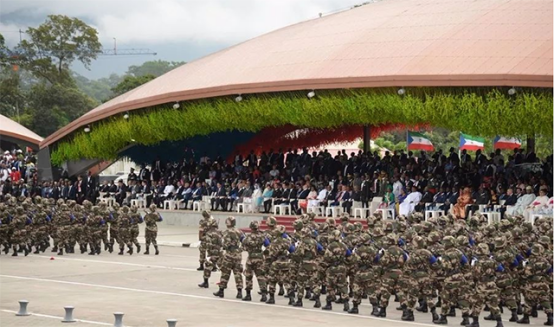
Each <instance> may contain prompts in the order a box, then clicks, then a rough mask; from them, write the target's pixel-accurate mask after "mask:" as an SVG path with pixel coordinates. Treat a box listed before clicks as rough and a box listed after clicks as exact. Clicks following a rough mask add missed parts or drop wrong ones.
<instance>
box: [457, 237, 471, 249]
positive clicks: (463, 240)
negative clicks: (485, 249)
mask: <svg viewBox="0 0 554 327" xmlns="http://www.w3.org/2000/svg"><path fill="white" fill-rule="evenodd" d="M456 244H457V245H458V246H460V247H461V246H468V245H469V238H468V237H467V236H465V235H460V236H458V237H456Z"/></svg>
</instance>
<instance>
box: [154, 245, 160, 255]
mask: <svg viewBox="0 0 554 327" xmlns="http://www.w3.org/2000/svg"><path fill="white" fill-rule="evenodd" d="M154 249H156V253H154V254H155V255H158V254H160V251H159V250H158V246H157V245H154Z"/></svg>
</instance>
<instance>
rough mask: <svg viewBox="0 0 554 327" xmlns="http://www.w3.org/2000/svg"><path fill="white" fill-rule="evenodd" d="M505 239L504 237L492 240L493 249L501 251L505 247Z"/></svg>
mask: <svg viewBox="0 0 554 327" xmlns="http://www.w3.org/2000/svg"><path fill="white" fill-rule="evenodd" d="M506 243H507V241H506V237H505V236H497V237H495V238H494V248H495V249H503V248H505V247H506Z"/></svg>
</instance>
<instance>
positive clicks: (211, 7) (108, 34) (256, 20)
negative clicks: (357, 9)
mask: <svg viewBox="0 0 554 327" xmlns="http://www.w3.org/2000/svg"><path fill="white" fill-rule="evenodd" d="M364 1H365V0H0V32H1V33H2V34H3V35H4V36H5V38H6V40H7V43H8V45H9V46H13V45H15V44H17V43H18V42H19V33H17V31H18V30H19V29H22V30H26V29H27V28H28V27H30V26H32V27H35V26H38V25H40V24H41V23H42V22H44V20H45V19H46V16H47V15H50V14H63V15H67V16H71V17H77V18H80V19H82V20H83V21H85V22H86V23H87V24H89V25H91V26H93V27H95V28H96V29H97V30H98V32H99V37H100V41H101V42H102V44H103V46H104V48H113V42H114V41H113V38H116V39H117V47H118V48H119V49H122V48H149V49H151V50H152V52H156V53H157V54H158V55H157V56H155V57H154V56H125V57H123V56H117V57H114V56H100V57H99V58H98V59H97V60H96V61H95V62H94V64H93V65H92V67H91V70H90V71H87V70H86V69H84V68H83V67H81V65H76V66H75V67H74V69H75V70H77V71H78V72H79V73H81V74H82V75H84V76H86V77H89V78H99V77H104V76H107V75H109V74H110V73H112V72H115V73H118V74H121V73H123V72H125V71H126V69H127V67H128V66H129V65H135V64H140V63H142V62H144V61H147V60H154V59H162V60H169V61H191V60H194V59H196V58H199V57H202V56H205V55H207V54H210V53H212V52H215V51H217V50H220V49H223V48H226V47H228V46H231V45H234V44H236V43H239V42H241V41H245V40H248V39H250V38H252V37H255V36H258V35H261V34H264V33H267V32H270V31H272V30H275V29H278V28H281V27H284V26H287V25H290V24H294V23H297V22H300V21H304V20H307V19H312V18H316V17H318V14H319V13H324V14H326V13H331V12H334V11H337V10H342V9H347V8H349V7H351V6H353V5H355V4H359V3H362V2H364ZM23 37H25V36H23Z"/></svg>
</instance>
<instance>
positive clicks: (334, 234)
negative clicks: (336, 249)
mask: <svg viewBox="0 0 554 327" xmlns="http://www.w3.org/2000/svg"><path fill="white" fill-rule="evenodd" d="M341 234H342V233H341V232H340V230H338V229H337V230H334V231H333V232H332V233H331V239H332V240H333V241H337V242H338V241H340V240H341V237H342V236H341Z"/></svg>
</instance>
